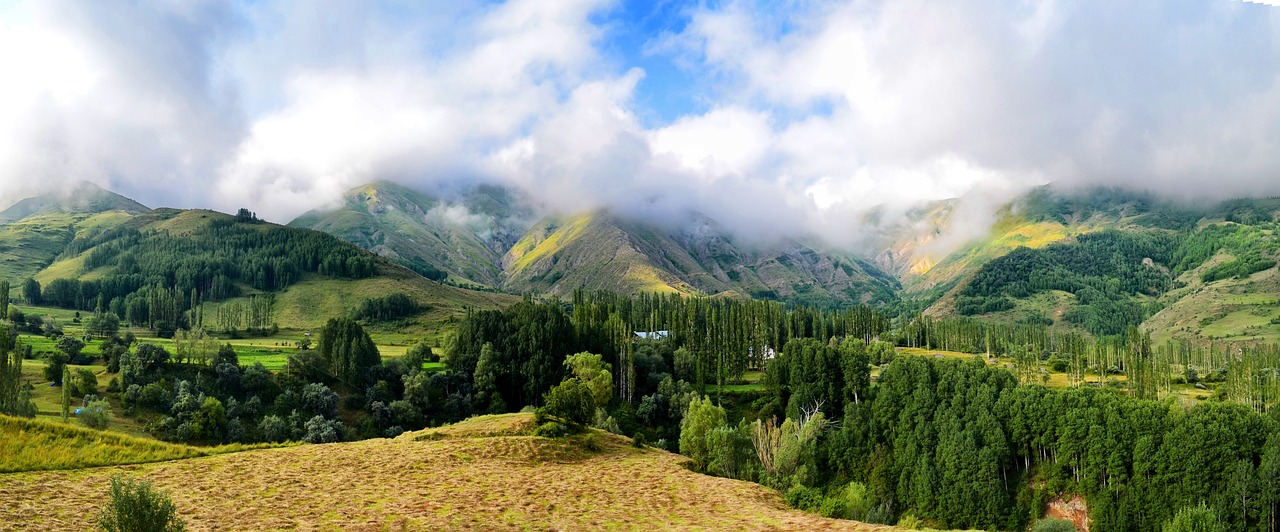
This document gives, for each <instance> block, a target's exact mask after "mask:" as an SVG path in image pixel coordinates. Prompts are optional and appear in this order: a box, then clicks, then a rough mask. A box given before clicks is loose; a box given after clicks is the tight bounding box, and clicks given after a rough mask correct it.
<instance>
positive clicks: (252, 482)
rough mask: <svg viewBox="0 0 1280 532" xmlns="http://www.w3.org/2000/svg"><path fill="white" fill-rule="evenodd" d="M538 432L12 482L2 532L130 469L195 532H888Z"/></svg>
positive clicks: (676, 464) (619, 442)
mask: <svg viewBox="0 0 1280 532" xmlns="http://www.w3.org/2000/svg"><path fill="white" fill-rule="evenodd" d="M531 424H532V416H531V415H528V414H510V415H506V416H496V417H492V416H491V417H484V418H476V419H471V420H468V421H464V422H462V423H460V424H458V425H456V426H453V427H448V428H445V429H437V430H428V431H424V432H421V433H408V434H404V435H402V436H400V437H399V438H396V439H394V440H388V439H375V440H366V441H361V442H355V443H338V444H328V445H303V446H297V447H289V448H280V449H264V450H256V451H246V452H241V453H234V454H226V455H220V456H213V457H204V458H195V459H187V460H178V461H173V462H166V463H159V464H149V465H141V466H130V467H127V468H116V467H109V468H99V469H89V470H82V471H74V472H36V473H17V474H4V475H0V486H3V488H0V501H5V502H6V504H0V523H25V524H27V525H30V526H38V527H41V528H44V529H76V530H85V529H89V528H92V527H93V522H94V518H95V516H96V513H97V509H98V508H99V507H100V505H101V504H102V495H103V493H105V492H106V489H107V484H108V479H109V478H110V477H111V475H114V474H117V473H119V472H121V471H124V472H125V473H126V474H128V475H130V476H136V477H140V478H145V479H148V480H151V481H153V482H154V483H155V484H156V486H157V487H160V488H162V489H166V490H169V491H170V492H171V493H172V496H173V499H174V502H175V504H176V505H177V508H178V513H179V515H181V516H182V517H183V518H184V519H186V520H187V523H188V525H189V527H190V528H192V529H195V530H206V529H208V530H214V529H238V530H260V529H283V528H289V529H298V528H308V529H310V528H324V529H328V528H343V529H369V530H381V529H387V528H395V529H401V528H408V529H432V530H442V529H448V530H457V529H489V530H492V529H573V530H582V529H614V528H634V529H645V528H657V529H671V528H680V529H717V530H778V529H785V530H893V528H891V527H885V526H879V525H866V524H861V523H857V522H853V521H839V520H831V519H823V518H819V517H817V516H814V515H810V514H805V513H801V512H798V511H795V510H789V509H787V508H786V506H785V505H784V503H783V502H782V500H781V497H780V496H779V495H778V494H777V493H775V492H772V491H769V490H767V489H765V488H763V487H761V486H758V485H756V484H752V483H749V482H742V481H735V480H727V479H721V478H715V477H709V476H705V475H700V474H698V473H694V472H691V471H689V470H688V469H686V468H685V467H683V463H684V462H685V461H686V459H684V458H682V457H680V456H678V455H674V454H670V453H667V452H665V451H658V450H654V449H651V448H647V449H644V450H640V449H635V448H633V447H631V446H630V445H628V441H629V440H627V439H626V438H622V437H618V436H612V435H608V434H603V433H598V434H597V437H598V438H599V440H600V441H601V446H600V450H599V451H594V452H593V451H590V450H588V449H587V448H586V447H585V446H584V445H583V442H582V440H581V438H580V437H577V438H575V437H571V438H565V439H555V440H552V439H546V438H539V437H534V436H528V435H527V434H528V431H529V430H530V429H531ZM0 526H4V525H0Z"/></svg>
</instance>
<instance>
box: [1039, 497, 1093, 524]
mask: <svg viewBox="0 0 1280 532" xmlns="http://www.w3.org/2000/svg"><path fill="white" fill-rule="evenodd" d="M1045 517H1051V518H1054V519H1066V520H1068V521H1071V523H1072V524H1074V525H1076V530H1079V531H1081V532H1089V505H1088V504H1086V503H1085V502H1084V497H1081V496H1079V495H1076V496H1074V497H1072V498H1070V499H1067V500H1063V499H1062V498H1061V497H1058V498H1056V499H1053V500H1052V501H1049V508H1048V510H1047V511H1046V512H1045Z"/></svg>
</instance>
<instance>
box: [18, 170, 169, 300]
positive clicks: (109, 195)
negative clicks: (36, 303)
mask: <svg viewBox="0 0 1280 532" xmlns="http://www.w3.org/2000/svg"><path fill="white" fill-rule="evenodd" d="M146 212H150V209H148V208H147V207H145V206H143V205H142V204H140V203H138V202H136V201H133V200H131V199H129V198H126V197H124V196H121V195H119V194H116V193H113V192H109V191H106V190H103V189H102V188H99V187H98V186H97V185H94V184H92V183H81V184H79V185H77V186H76V187H75V188H72V189H70V190H66V191H61V192H56V193H51V194H45V195H42V196H36V197H33V198H27V199H24V200H22V201H19V202H18V203H16V204H14V205H12V206H10V207H9V208H8V209H5V210H4V211H3V212H0V279H9V280H10V282H11V283H13V284H15V285H16V284H17V283H19V282H21V281H22V280H23V279H25V278H28V277H32V276H34V275H36V273H38V272H39V271H40V270H42V269H44V268H45V267H47V266H49V264H51V263H52V262H53V260H54V259H55V258H56V257H57V256H58V255H59V254H61V253H62V251H63V249H64V247H65V246H66V245H67V244H68V243H70V242H71V241H72V240H74V239H75V238H76V237H77V236H79V235H81V234H83V233H84V232H87V231H95V230H98V229H100V228H103V227H112V226H115V225H117V224H120V223H122V222H124V221H125V220H128V219H129V218H131V217H133V216H135V215H138V214H142V213H146Z"/></svg>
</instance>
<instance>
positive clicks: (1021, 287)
mask: <svg viewBox="0 0 1280 532" xmlns="http://www.w3.org/2000/svg"><path fill="white" fill-rule="evenodd" d="M961 201H963V200H948V201H940V202H934V203H930V204H926V205H922V206H920V207H919V208H917V209H916V210H914V211H912V212H911V213H910V214H909V216H908V220H907V221H906V222H905V223H903V224H901V225H899V226H895V227H891V228H889V229H888V230H885V231H884V234H883V235H879V243H880V244H879V248H878V249H877V250H873V251H871V252H867V253H863V254H855V253H850V252H847V251H841V250H838V249H834V248H832V247H829V246H825V245H823V244H821V243H820V241H819V240H817V239H815V238H807V237H804V236H803V235H797V236H794V237H790V238H784V239H778V240H775V241H772V242H764V243H762V242H756V241H749V240H745V239H743V238H741V237H740V236H738V235H735V234H734V233H733V232H732V231H730V230H728V229H727V228H725V227H724V226H722V225H721V224H720V223H718V222H717V221H716V220H714V219H711V218H709V217H707V216H704V215H702V214H699V213H696V212H689V213H687V214H686V215H684V216H683V217H680V218H678V219H669V220H663V221H662V222H661V223H657V222H654V221H650V220H644V219H638V218H635V217H629V216H626V215H624V214H621V213H618V212H611V211H609V210H606V209H590V210H584V211H582V212H577V213H547V212H546V211H545V210H544V209H541V208H540V207H539V206H538V205H536V204H535V203H534V202H533V201H532V200H531V199H530V198H529V197H528V196H526V195H524V194H522V193H519V192H516V191H513V190H510V189H507V188H503V187H498V186H492V185H480V186H471V187H459V188H456V189H455V190H453V191H450V192H448V193H439V194H428V193H424V192H422V191H418V190H414V189H411V188H408V187H405V186H401V185H397V184H394V183H387V182H381V183H374V184H370V185H366V186H361V187H357V188H355V189H352V190H351V191H349V192H348V193H347V194H346V195H345V196H344V198H343V201H342V203H341V204H340V205H337V206H331V207H328V208H324V209H317V210H313V211H311V212H308V213H306V214H304V215H302V216H300V217H298V218H297V219H296V220H293V221H292V222H291V223H290V224H288V226H277V225H273V224H266V223H262V222H259V221H255V223H256V225H254V226H253V227H257V228H258V230H260V231H266V232H268V233H271V234H273V235H277V236H280V237H281V238H284V237H288V238H320V237H318V236H316V235H332V236H331V237H330V236H324V237H323V238H336V239H337V240H334V241H333V242H334V243H327V241H326V242H325V243H322V244H318V245H323V246H336V245H337V244H336V242H338V240H341V241H345V242H348V243H350V244H352V245H354V246H358V247H359V248H361V249H363V250H366V251H368V252H369V253H371V254H372V255H370V256H376V257H377V258H376V259H374V261H375V262H374V264H376V267H375V268H374V270H375V272H374V274H373V275H371V276H369V277H366V278H360V279H344V278H335V277H333V276H332V275H322V274H320V273H317V272H310V273H302V274H299V275H300V276H299V278H297V279H290V282H289V283H287V286H284V289H283V290H282V291H280V293H279V294H277V296H276V297H277V301H278V302H283V304H281V305H279V306H280V307H281V310H280V311H279V312H280V314H281V316H282V317H287V318H288V320H289V321H290V322H294V321H296V322H301V323H304V324H308V325H309V324H310V321H309V320H308V318H307V317H306V316H307V315H308V314H315V313H316V310H317V309H322V310H324V311H325V312H328V313H331V314H332V313H341V312H342V311H343V310H344V309H347V310H349V309H350V308H351V307H353V306H355V305H357V304H358V303H359V301H360V300H363V299H370V298H377V297H382V296H385V295H388V294H392V293H409V294H412V295H413V296H414V297H415V298H416V299H418V300H420V302H421V303H423V305H424V308H430V309H434V310H433V311H432V312H434V313H435V316H436V317H437V318H439V319H447V316H448V315H456V314H457V313H459V312H462V311H463V309H465V308H468V307H471V308H481V307H491V306H495V305H501V304H502V302H503V301H510V299H504V298H511V296H508V295H505V294H533V295H560V296H567V295H569V294H571V293H572V292H573V291H574V290H577V289H580V288H582V289H588V290H609V291H615V292H620V293H637V292H668V293H682V294H690V295H703V296H712V297H729V298H759V299H772V300H778V301H783V302H787V303H792V304H806V305H813V306H821V307H828V308H831V307H842V306H848V305H853V304H863V305H872V306H880V307H887V308H892V309H895V312H898V311H912V312H914V311H922V312H923V313H924V314H926V315H931V316H982V317H983V318H984V319H987V320H994V321H998V322H1008V323H1037V324H1045V325H1050V326H1051V327H1055V328H1064V329H1073V330H1079V331H1081V332H1085V333H1090V334H1114V333H1116V332H1117V331H1118V330H1121V329H1122V328H1123V327H1126V326H1129V325H1143V326H1145V327H1147V328H1148V329H1151V330H1153V332H1154V333H1155V336H1156V338H1157V339H1159V340H1164V339H1169V338H1178V337H1190V338H1226V339H1280V305H1278V304H1277V301H1280V271H1278V270H1277V269H1276V268H1275V259H1276V258H1277V257H1280V242H1278V241H1277V239H1276V236H1275V235H1276V230H1277V229H1278V227H1277V223H1276V220H1278V219H1280V200H1275V199H1245V200H1236V201H1230V202H1224V203H1220V204H1215V205H1208V206H1189V205H1183V204H1177V203H1171V202H1167V201H1163V200H1160V199H1159V198H1158V197H1157V196H1154V195H1151V194H1146V193H1137V192H1132V191H1125V190H1120V189H1094V190H1087V191H1071V192H1063V191H1058V190H1055V189H1052V188H1040V189H1036V190H1033V191H1032V192H1030V193H1028V194H1026V195H1024V196H1022V197H1019V198H1017V199H1015V200H1014V201H1012V202H1010V203H1008V204H1005V205H1003V206H1001V207H999V208H998V209H997V210H996V212H993V213H991V215H992V217H993V219H994V220H995V223H994V224H992V226H991V227H990V229H989V230H987V231H986V232H985V233H984V234H981V235H979V236H977V237H974V238H969V239H967V240H966V241H963V242H961V243H959V244H954V243H952V244H947V245H942V244H945V243H946V240H947V239H948V238H953V235H954V234H955V233H954V231H955V229H956V227H955V226H956V224H958V223H960V222H958V221H957V212H958V211H959V208H960V202H961ZM228 220H231V221H235V217H232V216H229V215H224V214H220V213H215V212H212V211H199V210H197V211H178V210H173V209H157V210H152V209H149V208H147V207H145V206H143V205H141V204H138V203H137V202H134V201H132V200H129V199H128V198H125V197H123V196H120V195H118V194H114V193H112V192H109V191H105V190H102V189H100V188H97V187H95V186H93V185H87V184H86V185H81V186H79V187H77V188H75V189H73V190H70V191H66V192H63V193H60V194H50V195H45V196H40V197H36V198H30V199H26V200H23V201H21V202H18V203H17V204H15V205H13V206H11V207H10V208H8V209H7V210H5V211H3V212H0V278H7V279H10V280H12V281H13V282H14V285H15V286H17V284H18V283H19V282H20V281H21V280H22V279H25V278H34V279H36V280H37V281H39V282H41V283H44V284H46V285H47V283H49V282H52V281H54V280H56V279H63V278H72V279H80V280H85V281H92V280H98V279H104V278H110V277H112V276H113V275H116V274H119V273H121V272H125V271H132V270H128V268H130V267H132V266H129V265H130V264H132V263H131V262H129V261H130V260H134V259H132V258H130V259H124V258H117V259H113V260H114V261H115V262H112V261H106V262H104V261H103V260H101V257H99V258H98V259H96V262H94V264H93V265H92V266H93V267H87V266H86V261H87V260H90V257H91V256H92V255H94V254H95V253H97V254H98V255H104V254H105V253H106V251H105V250H107V249H111V250H113V251H111V253H113V254H115V255H112V256H113V257H116V256H118V257H126V256H131V255H132V254H136V253H142V251H143V250H144V249H149V248H146V247H145V246H146V245H149V244H148V242H150V241H151V240H149V239H153V238H157V237H155V235H160V234H171V233H172V232H173V231H178V230H181V231H187V232H188V233H189V234H194V235H197V236H199V235H206V236H207V234H210V233H209V232H210V231H215V230H217V227H220V225H219V224H227V223H230V222H228ZM126 229H127V231H126ZM311 230H314V231H318V233H317V232H314V231H311ZM139 235H140V237H139ZM289 235H293V236H289ZM344 245H346V244H344ZM138 246H142V247H138ZM333 249H340V248H333ZM131 250H132V253H131ZM343 253H347V252H345V251H344V252H343ZM157 256H160V255H152V257H157ZM155 260H167V259H155ZM175 260H176V259H175ZM174 267H175V268H176V267H177V266H176V265H175V266H174ZM246 279H248V278H247V277H246ZM236 283H239V284H238V285H236V286H238V287H239V288H238V289H237V290H235V291H234V292H235V297H249V296H251V295H253V294H255V293H260V292H263V290H262V289H258V288H254V286H252V282H251V281H248V280H244V281H236ZM233 284H235V283H233ZM282 286H283V285H282ZM451 313H452V314H451ZM312 321H313V319H312Z"/></svg>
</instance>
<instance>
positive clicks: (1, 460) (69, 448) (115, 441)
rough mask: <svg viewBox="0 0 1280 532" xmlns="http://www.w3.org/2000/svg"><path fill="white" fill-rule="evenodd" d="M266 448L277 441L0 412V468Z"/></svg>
mask: <svg viewBox="0 0 1280 532" xmlns="http://www.w3.org/2000/svg"><path fill="white" fill-rule="evenodd" d="M265 447H276V446H274V445H270V446H269V445H256V446H244V445H223V446H220V447H193V446H190V445H179V444H173V443H165V442H161V441H156V440H152V439H147V438H139V437H135V436H129V435H126V434H120V433H117V432H104V431H98V430H93V429H88V428H83V427H77V426H74V425H68V424H65V423H60V422H56V421H46V420H36V419H24V418H17V417H11V416H6V415H3V414H0V473H17V472H25V471H57V470H73V469H86V468H93V467H103V466H119V465H130V464H143V463H151V462H165V461H169V460H180V459H184V458H195V457H199V456H212V455H216V454H225V453H229V452H237V451H243V450H245V449H252V448H265ZM0 500H4V493H3V491H0Z"/></svg>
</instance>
